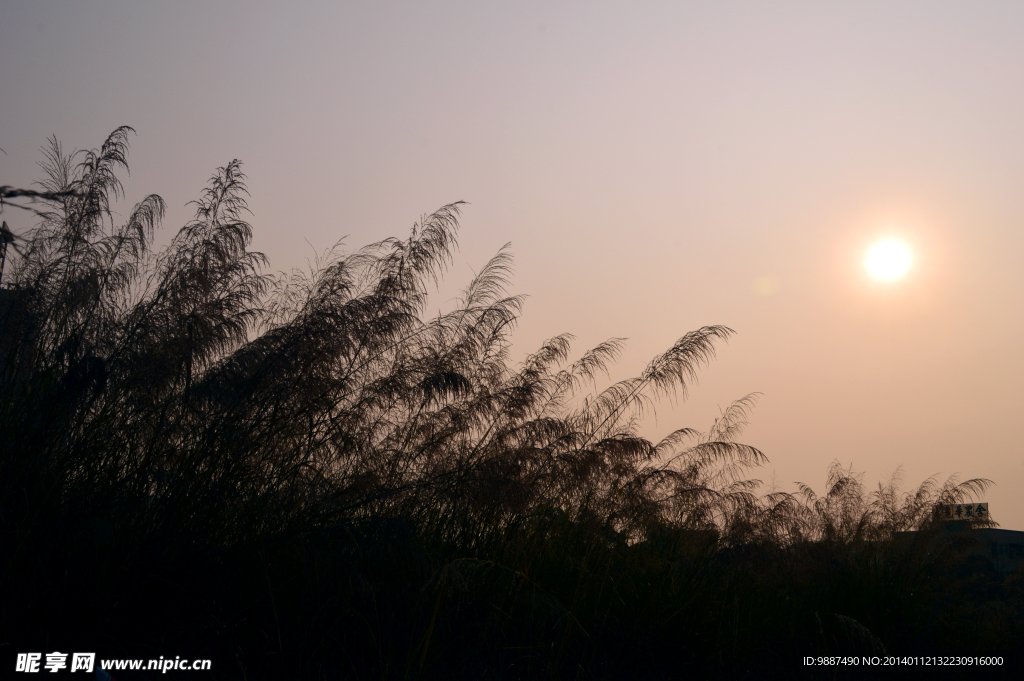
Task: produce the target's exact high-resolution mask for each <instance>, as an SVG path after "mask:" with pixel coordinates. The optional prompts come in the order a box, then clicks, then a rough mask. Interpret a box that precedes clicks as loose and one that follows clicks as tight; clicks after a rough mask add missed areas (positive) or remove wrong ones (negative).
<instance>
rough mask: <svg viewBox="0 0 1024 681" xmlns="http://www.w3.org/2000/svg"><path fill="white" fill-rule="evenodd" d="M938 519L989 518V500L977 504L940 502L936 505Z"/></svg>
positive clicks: (965, 519)
mask: <svg viewBox="0 0 1024 681" xmlns="http://www.w3.org/2000/svg"><path fill="white" fill-rule="evenodd" d="M935 517H936V518H937V519H938V520H951V521H954V522H955V521H967V520H988V502H987V501H985V502H981V503H977V504H939V505H937V506H936V507H935Z"/></svg>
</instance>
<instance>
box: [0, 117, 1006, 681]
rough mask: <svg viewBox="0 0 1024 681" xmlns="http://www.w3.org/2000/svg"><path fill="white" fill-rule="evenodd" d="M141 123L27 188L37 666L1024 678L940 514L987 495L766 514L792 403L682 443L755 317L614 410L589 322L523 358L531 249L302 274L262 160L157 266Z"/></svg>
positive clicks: (445, 230) (18, 269)
mask: <svg viewBox="0 0 1024 681" xmlns="http://www.w3.org/2000/svg"><path fill="white" fill-rule="evenodd" d="M129 131H130V129H129V128H119V129H118V130H116V131H115V132H114V133H113V134H112V135H111V136H110V137H109V138H108V139H107V141H106V142H105V143H104V145H103V146H102V148H101V149H100V150H98V151H91V152H86V153H82V154H70V155H68V154H65V153H64V152H63V151H62V149H61V147H60V145H59V144H58V143H57V142H56V141H55V140H53V141H51V144H50V146H49V147H48V149H47V151H46V162H45V163H44V169H45V171H46V178H45V180H44V181H43V182H42V183H41V188H40V190H39V191H33V192H26V191H23V190H11V189H10V188H7V187H5V188H4V191H5V194H4V196H5V197H6V198H7V199H8V203H10V201H9V200H10V199H11V198H19V197H20V199H21V200H22V201H25V200H32V201H35V203H33V204H27V205H26V204H22V205H23V206H24V207H28V208H31V209H32V210H36V212H37V214H38V215H39V217H40V222H39V225H38V227H37V228H35V229H34V230H33V231H32V232H31V233H30V234H28V235H25V236H24V237H23V239H22V240H21V241H20V242H17V245H18V246H19V249H18V252H17V253H11V254H8V255H9V257H8V258H7V260H6V264H5V270H4V284H5V288H4V290H3V291H2V293H3V296H4V298H3V300H2V301H0V302H2V304H3V306H2V308H0V317H2V320H3V332H2V340H3V343H2V344H0V349H2V351H3V357H2V358H0V360H2V362H3V364H2V371H3V373H2V395H0V428H2V433H3V436H2V438H0V452H2V454H0V537H2V539H0V542H2V544H0V554H2V558H0V570H2V572H0V580H2V582H0V583H2V584H3V586H4V588H3V589H2V595H0V598H2V602H0V646H2V647H3V649H4V650H7V651H8V652H9V653H10V654H9V655H7V656H6V657H5V659H10V660H12V661H13V654H14V652H18V651H43V650H44V649H45V650H46V651H50V650H53V649H59V650H77V651H88V650H95V651H97V652H100V654H101V657H102V656H108V657H141V658H154V657H159V656H160V655H163V656H166V657H173V656H176V655H180V656H182V657H209V658H212V659H213V660H214V667H213V672H212V676H213V677H214V678H248V679H258V678H384V679H433V678H438V679H440V678H473V679H476V678H494V679H498V678H501V679H528V678H552V679H568V678H594V679H616V678H627V677H630V678H631V677H634V676H636V677H640V676H641V675H643V676H645V677H649V678H680V677H682V676H694V677H696V678H702V677H712V676H714V677H730V678H744V677H755V676H756V677H765V676H767V677H778V678H791V677H800V676H803V677H808V678H817V677H818V676H828V677H830V678H831V677H832V676H833V675H834V674H835V673H836V671H837V670H836V668H829V669H826V670H819V669H812V668H805V667H803V666H802V663H801V660H802V659H803V657H804V656H815V655H846V654H850V655H853V654H856V655H884V654H885V653H886V652H888V653H890V654H899V655H922V654H942V655H952V654H968V653H970V654H984V655H1000V654H1001V655H1004V656H1005V657H1006V658H1007V660H1006V662H1007V664H1013V663H1017V659H1016V657H1015V653H1016V649H1017V644H1018V643H1019V641H1020V640H1021V634H1022V633H1024V627H1022V616H1024V609H1022V593H1024V592H1022V580H1021V574H1020V572H1019V571H1018V573H1015V574H1014V575H1011V576H1010V577H1009V578H1003V577H1001V576H1000V575H998V574H996V573H994V572H993V571H992V570H991V566H989V565H987V564H986V563H985V562H984V561H983V560H982V561H980V562H979V561H977V560H976V559H974V558H971V557H968V556H967V555H966V553H965V552H964V551H963V550H962V549H963V547H961V546H958V544H957V542H956V541H953V540H951V539H950V538H949V537H946V536H945V535H943V534H942V533H941V531H940V528H938V527H937V526H936V525H935V523H933V521H932V511H933V508H934V506H935V504H936V503H949V502H954V501H959V500H963V499H966V498H969V497H971V496H972V495H976V494H977V493H979V492H981V491H982V490H984V488H985V487H986V485H987V484H988V483H987V481H984V480H969V481H967V482H965V483H957V482H956V481H955V480H951V481H948V482H947V483H945V484H943V485H939V484H938V483H937V482H936V481H934V480H928V481H926V482H925V483H924V484H922V485H921V486H920V487H918V488H917V489H916V490H914V491H912V492H909V493H902V492H901V491H900V481H899V480H898V479H894V481H892V482H891V483H890V484H889V485H887V486H880V487H879V489H878V490H877V491H875V492H873V493H871V494H868V493H866V492H865V490H864V489H863V487H862V485H861V483H860V479H859V477H858V476H857V475H856V474H855V473H854V472H853V471H852V469H843V468H842V467H840V466H838V465H837V464H835V465H833V467H832V468H831V469H830V476H829V481H828V488H827V490H826V491H825V493H824V495H822V496H820V497H819V496H817V495H816V494H815V493H814V492H813V491H812V490H811V489H810V488H808V487H806V486H801V487H800V488H799V490H798V492H797V493H796V494H788V493H781V492H773V493H770V494H764V495H758V493H757V490H758V482H757V481H755V480H751V479H749V478H748V473H749V470H750V469H751V467H753V466H756V465H759V464H761V463H763V462H765V461H766V459H765V457H764V455H763V454H762V453H761V452H760V451H758V450H757V449H755V448H753V447H750V446H748V445H743V444H740V443H738V442H737V441H736V438H737V437H738V435H739V433H740V431H741V430H742V427H743V425H744V424H745V423H746V418H747V415H748V412H749V410H750V409H751V408H752V407H753V405H754V402H755V399H756V395H751V396H747V397H745V398H743V399H741V400H739V401H737V402H736V403H734V404H733V405H732V406H731V407H730V408H729V409H727V410H726V411H725V412H724V413H723V414H722V416H721V418H719V419H718V420H717V421H716V422H715V423H714V424H712V426H711V428H710V429H709V430H708V431H707V432H705V433H701V432H698V431H696V430H692V429H686V428H684V429H680V430H677V431H676V432H674V433H672V434H671V435H670V436H668V437H667V438H665V439H664V440H662V441H661V442H657V443H654V442H650V441H648V440H647V439H645V438H643V437H641V436H640V435H639V430H638V428H639V423H640V417H641V416H642V414H643V412H644V410H646V409H649V408H650V407H651V405H652V401H653V400H654V399H655V398H657V397H659V396H663V395H667V394H673V393H674V394H678V395H683V396H685V391H686V386H687V384H688V382H689V381H690V380H692V378H693V377H694V375H695V372H696V371H697V370H698V369H699V367H700V366H701V365H702V364H703V363H705V362H707V361H709V360H710V359H711V358H712V357H713V355H714V344H715V343H716V342H717V341H721V340H725V339H726V338H728V336H729V335H730V334H731V333H732V331H731V330H730V329H727V328H725V327H721V326H708V327H704V328H701V329H699V330H696V331H692V332H690V333H687V334H685V335H684V336H683V337H682V338H680V340H679V341H678V342H677V343H675V344H674V345H673V346H672V347H671V348H670V349H669V350H668V351H667V352H665V353H664V354H662V355H660V356H659V357H657V358H655V359H654V360H653V361H652V362H651V363H650V364H649V365H648V367H647V368H646V369H645V370H644V372H643V373H642V374H641V375H640V376H638V377H636V378H634V379H630V380H626V381H622V382H619V383H616V384H614V385H612V386H611V387H609V388H605V389H603V390H600V391H597V382H598V380H599V379H600V378H601V377H602V376H603V375H604V372H605V367H606V366H607V365H608V363H609V362H611V361H614V359H615V358H616V357H617V355H618V353H619V350H620V348H621V341H620V340H618V339H612V340H610V341H608V342H606V343H603V344H601V345H599V346H598V347H596V348H594V349H593V350H590V351H588V352H586V353H584V354H583V355H582V356H581V357H580V358H579V359H577V360H576V361H574V362H571V361H570V356H571V353H570V345H569V343H570V340H571V339H570V337H569V336H566V335H562V336H556V337H554V338H552V339H551V340H549V341H547V342H546V343H545V344H544V345H543V347H541V348H540V349H539V350H538V351H537V352H535V353H533V354H532V355H531V356H530V357H529V358H528V359H527V360H526V361H524V362H523V363H521V364H518V365H512V364H511V363H510V361H509V357H508V355H509V349H510V348H509V332H510V330H511V328H512V326H513V325H514V323H515V321H516V319H517V316H518V314H519V312H520V306H521V302H522V301H521V298H519V297H516V296H509V295H508V294H507V293H506V284H507V277H508V275H509V273H510V267H511V258H510V256H509V254H508V253H507V251H505V250H502V251H501V252H500V253H499V254H498V255H497V256H495V257H494V258H493V259H492V260H491V262H490V263H488V264H487V266H486V267H485V268H484V269H483V270H482V271H481V273H480V274H479V275H478V276H477V277H476V278H475V279H474V280H473V281H472V282H471V283H470V284H469V286H468V287H467V288H466V290H465V292H464V294H463V296H462V298H461V300H460V301H459V303H458V305H457V306H456V309H454V310H453V311H451V312H449V313H446V314H442V315H440V316H438V317H436V318H425V317H424V316H423V312H424V309H425V303H426V299H427V292H428V284H429V283H431V282H432V281H433V280H435V279H436V278H437V277H438V276H440V275H441V274H442V273H443V272H444V269H445V267H446V265H447V264H448V263H449V261H450V258H451V255H452V253H453V250H454V248H455V246H456V230H457V227H458V222H457V218H458V215H459V204H452V205H449V206H445V207H444V208H442V209H440V210H438V211H437V212H435V213H433V214H432V215H429V216H426V217H424V218H423V219H422V221H421V222H420V223H418V224H417V225H416V226H415V227H414V228H413V230H412V234H411V235H410V236H409V237H408V238H406V239H388V240H385V241H382V242H379V243H376V244H372V245H370V246H367V247H364V248H362V249H359V250H356V251H354V252H345V251H343V250H342V248H341V246H340V245H339V246H338V247H336V248H335V249H333V250H331V251H330V252H328V253H327V254H326V255H325V256H324V257H323V259H322V260H321V261H320V262H319V263H318V266H317V268H316V269H314V270H313V271H311V272H309V273H302V272H292V273H288V274H281V275H278V276H267V275H265V274H262V272H261V268H262V267H263V266H264V265H265V258H264V257H263V256H262V255H261V254H259V253H254V252H251V251H249V250H248V245H249V240H250V236H251V231H250V227H249V225H248V224H247V223H246V222H245V220H244V216H245V213H246V205H245V201H244V197H245V194H246V188H245V182H244V180H245V177H244V175H243V174H242V173H241V169H240V164H239V162H237V161H233V162H232V163H230V164H228V165H227V166H225V167H223V168H220V169H218V170H217V172H216V174H215V175H214V176H213V178H212V179H211V181H210V186H209V187H208V188H207V189H206V190H205V191H204V192H203V194H202V197H201V198H200V200H199V201H197V202H196V215H195V219H194V220H192V221H191V222H189V223H188V224H187V225H186V226H185V227H183V228H182V229H181V230H180V231H179V232H178V233H177V235H176V236H175V237H174V239H173V240H172V242H171V244H170V246H169V247H168V248H166V249H165V250H163V251H160V252H158V253H154V252H153V251H152V250H151V244H152V239H153V232H154V229H155V228H156V226H157V225H158V223H159V221H160V219H161V217H162V215H163V212H164V204H163V200H162V199H160V197H158V196H156V195H152V196H149V197H147V198H146V199H144V200H143V201H142V202H141V203H139V204H138V205H137V206H136V207H135V208H134V210H132V211H131V213H130V214H129V217H128V219H127V221H126V222H125V223H124V224H123V225H118V224H117V223H116V222H115V221H114V219H113V213H112V212H111V210H110V202H111V201H112V200H114V199H116V198H118V197H119V196H120V193H121V186H120V183H119V182H118V180H117V177H116V173H115V171H116V170H118V168H127V164H126V156H127V134H128V132H129ZM588 391H595V392H588ZM908 530H917V531H918V532H917V534H916V535H914V536H912V537H910V536H904V535H899V534H897V533H901V532H905V531H908ZM972 561H973V562H972ZM12 663H13V662H12ZM4 664H7V662H4ZM839 671H840V675H842V674H843V673H844V672H845V671H849V670H839ZM916 671H921V670H920V669H918V670H916ZM972 671H976V670H968V672H967V673H968V674H970V673H971V672H972ZM914 672H915V670H901V673H903V675H904V676H907V675H910V676H913V675H914ZM858 674H859V675H863V669H860V670H853V674H852V675H853V676H854V677H856V676H858ZM126 678H129V677H127V676H126Z"/></svg>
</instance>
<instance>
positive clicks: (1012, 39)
mask: <svg viewBox="0 0 1024 681" xmlns="http://www.w3.org/2000/svg"><path fill="white" fill-rule="evenodd" d="M295 4H296V3H289V5H288V8H287V9H285V8H284V6H283V5H284V4H283V3H254V2H245V3H214V4H213V5H212V6H210V4H208V3H207V2H195V3H189V2H175V3H140V2H138V1H133V2H124V3H116V2H76V3H64V2H41V1H34V2H10V1H7V0H0V64H2V65H3V68H2V69H0V98H2V99H0V101H2V102H3V104H2V116H0V148H3V149H4V151H6V155H3V154H0V184H7V185H15V186H28V185H29V184H30V183H31V182H32V181H33V180H35V179H37V178H38V177H39V170H38V166H37V165H36V164H37V163H38V161H40V160H41V158H42V157H41V154H40V152H39V148H40V147H41V146H42V145H43V144H44V143H45V140H46V138H47V137H48V136H49V135H56V136H57V138H58V139H60V140H61V141H63V143H64V144H65V146H66V147H67V148H74V147H78V148H91V147H97V146H99V145H100V144H101V143H102V142H103V140H104V139H105V138H106V136H107V135H108V134H109V133H110V132H111V131H112V130H113V129H114V128H115V127H117V126H118V125H123V124H127V125H131V126H133V127H134V128H135V129H136V130H137V132H138V135H137V136H135V137H133V138H132V139H131V144H132V150H131V157H130V159H129V162H130V164H131V168H132V176H131V178H130V179H129V180H128V181H127V182H126V183H125V186H126V193H127V200H126V202H125V203H123V204H122V206H121V211H122V213H123V214H125V215H126V214H127V212H128V211H129V210H130V207H131V205H132V204H133V203H134V202H136V201H138V200H140V199H141V198H142V197H143V196H145V195H146V194H148V193H152V192H155V193H159V194H161V195H162V196H163V197H164V198H165V199H166V200H167V202H168V205H169V208H170V210H169V213H168V216H167V219H166V220H165V222H164V227H163V230H162V235H161V237H160V240H161V241H162V242H166V241H167V240H169V238H170V235H171V234H172V233H173V232H174V231H176V230H177V228H178V227H180V226H181V225H182V224H184V223H185V222H186V221H187V220H188V219H189V218H190V217H191V211H190V210H189V209H188V208H187V207H186V206H185V204H186V202H188V201H190V200H193V199H196V198H198V197H199V193H200V191H201V190H202V188H203V187H204V186H205V184H206V181H207V179H208V178H209V176H210V175H211V174H212V172H213V170H214V168H216V167H217V166H222V165H225V164H226V163H228V162H229V161H230V160H231V159H233V158H240V159H242V160H243V162H244V167H243V168H244V170H245V172H246V173H247V174H248V176H249V187H250V190H251V192H252V198H251V201H250V208H251V209H252V211H253V214H254V215H253V217H252V220H251V222H252V223H253V227H254V230H255V233H256V237H255V243H254V248H256V249H257V250H262V251H264V252H265V253H267V254H268V256H269V257H270V259H271V263H272V268H273V269H275V270H276V269H288V268H290V267H292V266H302V265H304V264H305V261H306V259H307V258H311V257H312V256H313V255H314V254H315V253H316V252H318V251H322V250H323V249H325V248H327V247H328V246H330V245H332V244H333V243H334V242H336V241H337V240H338V239H340V238H341V237H345V236H347V239H346V243H347V244H348V245H349V246H351V247H353V248H354V247H358V246H362V245H364V244H366V243H368V242H370V241H376V240H379V239H382V238H384V237H387V236H402V235H405V234H407V232H408V229H409V227H410V226H411V225H412V223H413V222H414V221H415V220H416V219H417V218H418V217H419V216H420V215H421V214H423V213H429V212H432V211H433V210H434V209H436V208H438V207H439V206H441V205H443V204H446V203H449V202H452V201H455V200H460V199H464V200H466V201H469V202H470V205H469V206H467V207H466V210H465V212H464V215H463V231H462V233H461V237H460V242H461V244H462V250H461V252H460V254H459V256H458V257H457V259H456V262H455V264H454V266H453V267H452V269H451V271H450V272H449V277H448V281H449V284H448V285H446V286H445V287H444V288H443V290H442V292H441V294H440V295H439V296H438V297H437V299H436V303H435V305H436V306H445V305H446V300H449V299H450V298H451V297H452V296H453V295H454V294H455V292H456V291H457V290H458V288H459V287H461V286H462V285H463V284H465V283H466V282H467V281H468V280H469V278H470V276H471V274H472V270H471V268H472V269H476V270H478V269H479V268H480V267H481V266H482V265H483V264H484V263H485V262H486V261H487V259H488V258H489V257H490V256H491V255H493V254H494V253H495V252H496V251H497V250H498V248H500V247H501V245H502V244H504V243H506V242H508V241H511V242H512V250H513V252H514V254H515V257H516V263H517V266H516V276H515V281H514V285H513V291H514V292H517V293H526V294H528V295H530V299H529V301H528V303H527V306H526V311H525V314H524V317H523V319H522V320H521V324H520V326H519V328H518V330H517V332H516V335H515V339H516V346H515V352H516V354H517V356H519V357H521V356H522V355H523V354H525V353H526V352H528V351H530V350H533V349H535V348H536V347H537V346H538V345H539V344H540V342H541V341H542V340H543V339H544V338H546V337H549V336H552V335H554V334H556V333H560V332H570V333H573V334H575V335H576V336H577V343H576V346H575V347H576V350H577V352H582V351H583V350H585V349H586V348H588V347H590V346H593V345H595V344H596V343H598V342H600V341H602V340H604V339H606V338H609V337H612V336H626V337H628V338H629V339H630V341H629V344H628V351H627V353H626V355H625V356H624V357H623V359H622V361H621V363H620V364H619V366H618V368H617V369H616V373H615V374H614V377H615V378H624V377H626V376H627V375H633V374H636V373H638V372H639V371H641V370H642V369H643V366H644V365H645V364H646V362H647V361H648V360H649V359H650V358H651V357H653V356H654V355H655V354H657V353H659V352H661V351H663V350H665V349H667V348H668V347H669V346H670V345H671V344H672V343H673V342H674V341H675V340H676V339H677V338H678V337H679V336H681V335H682V334H683V333H685V332H686V331H689V330H692V329H695V328H697V327H699V326H702V325H706V324H725V325H728V326H730V327H732V328H734V329H736V331H737V332H738V335H737V336H736V337H735V338H734V340H733V341H731V342H730V343H729V344H728V345H723V346H722V347H721V349H720V352H719V355H718V358H717V360H716V361H715V362H714V363H713V364H712V365H711V366H710V367H708V368H707V369H706V370H704V371H703V372H702V373H701V377H700V384H699V385H698V386H695V387H694V388H693V390H692V392H691V395H690V399H689V401H687V402H686V403H684V404H680V405H676V406H673V405H671V404H669V403H665V404H663V405H662V406H661V408H660V410H659V412H658V417H657V422H654V421H653V420H652V421H651V423H650V426H649V428H648V431H649V434H650V435H651V436H660V435H662V434H664V433H666V432H667V431H669V430H670V429H672V428H675V427H680V426H692V427H696V428H699V429H705V428H707V427H708V426H709V425H710V423H711V421H712V419H713V418H714V416H716V415H717V414H718V409H719V407H722V408H724V407H725V406H726V405H727V404H728V403H729V402H730V401H732V400H733V399H735V398H739V397H742V396H743V395H745V394H747V393H748V392H752V391H760V392H762V393H764V396H763V398H762V400H761V402H760V404H759V406H758V408H757V410H756V411H755V412H754V414H753V423H752V425H751V427H750V428H749V429H748V431H747V432H746V434H745V436H744V438H743V439H744V441H745V442H747V443H749V444H752V445H754V446H757V447H759V448H761V449H763V450H764V452H765V453H766V454H767V455H768V456H769V458H770V459H771V461H772V464H771V466H769V467H767V468H766V469H764V470H761V471H758V472H757V473H756V475H757V476H758V477H761V478H762V479H765V480H766V481H767V480H770V479H771V478H772V475H773V471H774V474H775V478H776V482H777V484H778V485H779V487H781V488H782V489H784V490H789V491H793V490H794V489H795V486H794V485H793V484H792V483H793V482H794V481H797V480H799V481H802V482H806V483H808V484H810V485H811V486H812V487H814V488H815V489H816V490H818V491H819V492H821V491H822V488H823V486H824V479H825V472H826V469H827V466H828V464H829V463H830V462H831V461H832V460H833V459H839V460H840V461H841V462H843V463H845V464H849V463H853V464H854V466H855V468H857V469H859V470H863V471H865V472H866V474H867V475H866V478H865V482H866V483H867V484H868V485H869V486H873V485H874V484H875V483H877V482H878V481H879V480H882V479H885V478H886V477H887V476H888V474H889V473H890V472H892V471H893V470H894V469H895V468H896V467H897V466H898V465H900V464H903V465H904V469H905V477H906V482H907V485H908V486H909V485H916V484H917V483H919V482H920V481H921V480H922V479H924V478H925V477H927V476H929V475H931V474H934V473H939V474H941V475H942V478H943V479H944V478H945V476H946V475H948V474H951V473H954V472H957V473H959V474H960V475H961V477H964V478H966V477H987V478H991V479H993V480H995V481H996V483H997V484H998V486H997V487H996V488H995V489H993V490H992V491H990V492H989V493H988V494H987V496H986V500H987V501H989V502H990V508H991V511H992V513H993V516H994V518H995V519H996V520H997V521H999V522H1000V523H1001V524H1002V526H1003V527H1006V528H1010V529H1024V500H1022V489H1024V444H1022V443H1024V417H1022V414H1021V412H1022V407H1024V398H1022V396H1021V385H1022V383H1024V360H1022V356H1021V349H1022V347H1024V342H1022V341H1024V314H1022V302H1024V266H1022V255H1024V229H1022V226H1024V225H1022V221H1024V191H1022V190H1024V41H1022V40H1021V39H1020V36H1021V35H1022V34H1024V3H1019V2H975V3H966V2H956V3H954V2H938V1H936V0H928V1H927V2H899V3H892V2H856V3H854V2H849V3H843V4H840V3H820V2H789V3H784V2H771V3H767V2H763V3H725V2H701V3H679V2H661V3H642V4H641V3H601V2H586V3H583V2H578V3H567V2H550V1H548V2H537V3H531V2H523V1H519V2H514V3H513V2H501V3H498V2H486V3H485V2H466V3H452V2H449V3H413V2H403V3H382V2H372V3H371V2H365V3H361V2H346V3H344V6H343V7H339V6H338V4H339V3H328V2H324V3H306V4H303V3H298V8H296V7H295V6H294V5H295ZM3 217H4V219H5V220H7V221H8V223H9V224H10V225H11V227H12V228H13V229H14V230H15V231H16V232H21V231H24V230H26V229H27V228H28V227H29V226H30V222H29V221H28V219H27V217H26V216H25V215H24V214H21V212H20V211H15V210H13V209H8V210H6V211H4V216H3ZM882 236H897V237H900V238H903V239H904V240H906V241H907V242H908V243H909V244H910V245H911V247H912V248H913V250H914V256H915V263H914V266H913V269H912V270H911V272H910V274H909V275H908V276H907V277H906V278H905V279H904V280H901V281H898V282H895V283H890V284H885V285H883V284H880V283H877V282H873V281H871V280H870V279H869V278H868V277H867V276H866V275H865V273H864V269H863V266H862V258H863V255H864V252H865V250H866V249H867V247H868V246H869V245H870V244H871V243H872V242H873V241H874V240H876V239H877V238H879V237H882ZM307 241H308V242H309V243H307Z"/></svg>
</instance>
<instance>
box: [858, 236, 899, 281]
mask: <svg viewBox="0 0 1024 681" xmlns="http://www.w3.org/2000/svg"><path fill="white" fill-rule="evenodd" d="M910 261H911V257H910V249H909V248H907V246H906V244H903V243H900V242H899V241H893V240H892V239H886V240H885V241H879V242H878V243H877V244H875V245H874V246H872V247H871V248H870V250H868V254H867V256H866V257H865V258H864V266H865V267H867V269H868V273H869V274H870V275H871V276H872V277H874V278H875V279H881V280H882V281H893V280H894V279H899V278H900V277H902V276H903V275H904V274H906V273H907V270H909V269H910Z"/></svg>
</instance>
